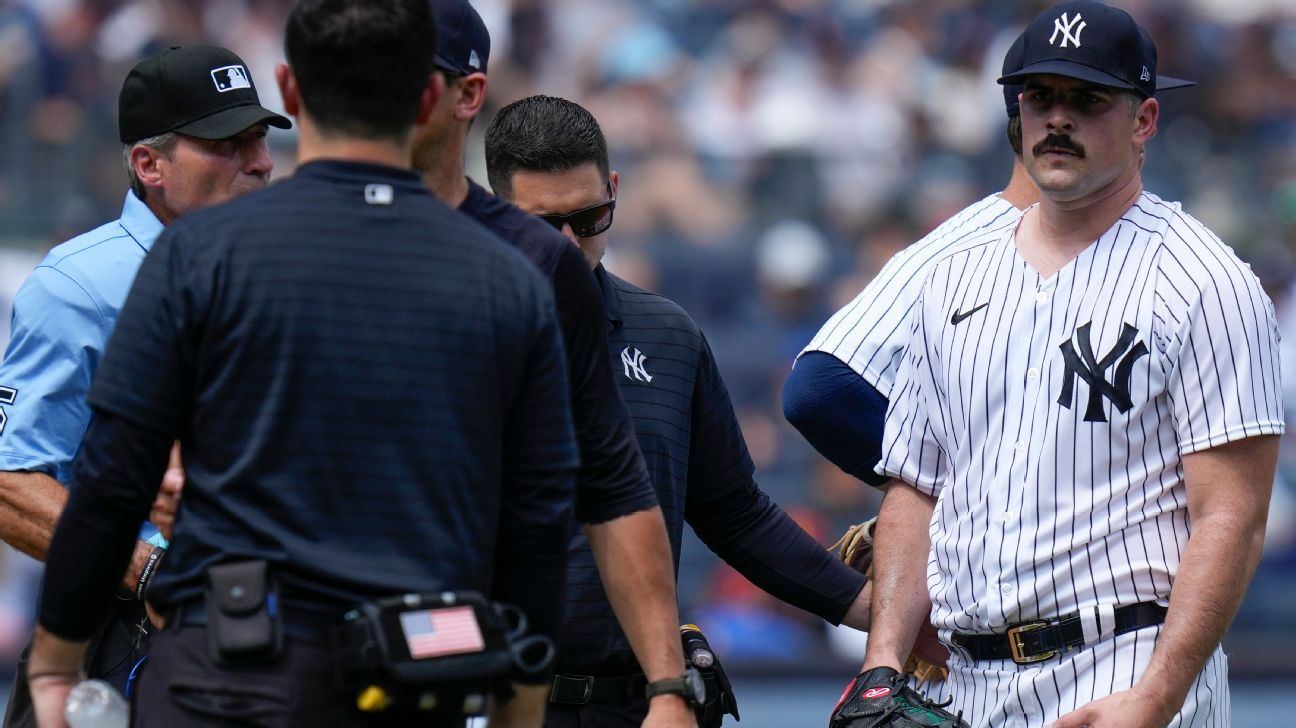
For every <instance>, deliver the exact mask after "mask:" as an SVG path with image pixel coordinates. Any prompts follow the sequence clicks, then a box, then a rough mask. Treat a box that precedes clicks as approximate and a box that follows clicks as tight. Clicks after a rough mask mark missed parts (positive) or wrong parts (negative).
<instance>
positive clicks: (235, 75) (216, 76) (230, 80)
mask: <svg viewBox="0 0 1296 728" xmlns="http://www.w3.org/2000/svg"><path fill="white" fill-rule="evenodd" d="M211 77H212V81H214V82H215V83H216V90H217V91H220V92H221V93H225V92H226V91H233V90H235V89H240V88H252V82H251V81H250V80H248V72H247V69H246V68H244V67H242V66H222V67H220V68H213V69H212V72H211Z"/></svg>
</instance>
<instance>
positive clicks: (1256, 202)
mask: <svg viewBox="0 0 1296 728" xmlns="http://www.w3.org/2000/svg"><path fill="white" fill-rule="evenodd" d="M474 4H475V5H476V6H477V8H478V9H479V11H480V12H481V14H482V15H483V17H484V18H485V20H486V22H487V25H488V27H489V28H490V30H491V33H492V37H493V41H494V47H493V49H492V53H491V58H490V84H491V90H490V93H489V94H488V99H489V104H490V105H491V107H493V108H498V107H499V106H502V105H503V104H505V103H508V102H509V101H512V100H515V99H517V98H520V97H522V96H525V95H529V94H533V93H547V94H551V95H556V96H564V97H567V98H571V99H573V100H576V101H579V102H580V103H582V104H584V105H585V106H587V107H588V108H589V109H590V110H591V111H592V112H593V113H594V114H595V116H596V117H597V118H598V119H599V120H600V122H601V123H602V125H603V128H604V131H605V132H606V134H607V137H608V139H609V143H610V144H611V157H612V166H613V167H614V168H615V169H617V170H618V171H620V173H621V180H622V184H621V190H620V194H619V199H618V201H617V202H618V204H617V211H616V213H617V217H616V222H615V224H614V226H613V228H612V232H611V245H610V251H611V252H610V253H609V255H608V258H607V265H608V267H609V268H610V269H611V270H613V271H615V272H616V273H618V274H619V275H621V276H622V277H625V278H628V279H630V280H632V281H635V282H637V283H639V284H640V285H643V286H645V287H648V288H650V289H653V290H657V291H659V292H661V293H663V294H664V295H666V296H668V297H670V298H672V299H674V300H675V301H677V302H678V303H680V304H681V305H682V306H684V308H685V309H686V310H688V311H689V312H690V313H691V314H692V315H693V317H694V318H695V319H696V320H697V321H698V323H699V324H700V325H701V326H702V329H703V330H704V331H705V332H706V335H707V336H708V338H709V340H710V342H711V344H712V347H713V349H714V350H715V352H716V356H717V358H718V360H719V363H720V366H721V370H722V372H723V374H724V376H725V379H726V382H727V384H728V386H729V389H730V391H731V393H732V395H733V399H734V402H735V405H736V406H737V407H738V408H739V416H740V419H741V422H742V425H743V430H744V433H745V434H746V437H747V443H748V445H749V447H750V449H751V452H752V456H753V458H754V460H755V461H756V463H757V467H758V468H759V472H758V475H759V481H760V483H761V485H762V486H763V487H764V488H765V490H766V491H767V492H769V493H770V494H771V495H772V496H773V497H774V498H775V499H776V500H777V501H778V502H779V503H781V504H782V505H784V507H785V508H787V509H788V510H789V511H790V512H791V513H792V514H793V515H794V516H795V517H796V518H797V519H798V520H799V521H800V522H801V523H802V525H803V526H805V527H806V529H807V530H809V531H810V532H811V533H813V534H815V535H816V536H817V537H819V538H820V540H821V541H824V542H825V543H829V542H831V541H832V540H833V539H834V538H835V534H836V533H837V532H839V531H840V530H841V529H842V528H843V527H844V526H846V525H848V524H849V523H851V522H853V521H856V520H860V519H862V518H865V517H867V516H870V515H872V514H873V513H874V512H875V511H876V507H877V502H878V497H877V494H876V493H874V492H873V491H871V490H870V489H868V488H867V487H866V486H863V485H862V484H861V483H859V482H858V481H856V480H854V479H853V478H850V477H849V476H846V475H844V474H842V473H841V472H839V471H837V470H836V469H835V468H833V467H832V466H830V465H828V464H827V463H826V461H824V460H823V459H822V458H820V457H819V456H818V455H817V454H816V453H815V452H814V451H813V450H811V449H810V448H809V446H808V445H806V444H805V443H804V441H802V440H801V439H800V437H799V436H798V435H797V434H796V433H795V432H794V431H793V430H792V429H791V428H790V427H789V426H788V425H787V424H786V423H785V422H784V420H783V417H782V415H781V410H780V405H779V401H780V396H779V390H780V387H781V384H782V382H783V380H784V378H785V377H786V375H787V372H788V371H789V369H790V367H791V365H792V362H793V360H794V359H795V357H796V354H797V352H798V351H799V350H800V348H801V347H802V346H804V345H805V344H806V343H807V342H808V341H809V340H810V338H811V336H812V335H813V333H814V332H815V330H817V328H818V326H819V325H820V324H821V323H822V322H823V321H824V320H825V319H826V318H827V317H828V315H829V314H830V313H831V312H832V311H833V310H835V309H836V308H837V307H838V306H840V305H841V304H843V303H845V302H846V301H848V300H850V298H852V297H853V296H854V295H855V293H856V292H858V290H859V289H860V288H861V287H862V286H863V285H864V284H865V283H867V282H868V281H869V280H870V278H871V277H872V275H873V274H874V273H875V272H876V271H877V270H878V268H879V267H880V266H881V265H882V263H883V262H885V261H886V260H887V258H889V257H890V256H891V255H892V254H893V253H894V252H896V251H897V250H899V249H900V248H902V247H903V246H905V245H906V244H908V243H909V242H912V241H914V240H916V239H918V238H919V237H921V236H922V235H923V234H925V233H926V232H927V231H929V230H930V229H932V228H933V227H935V226H936V225H937V224H938V223H940V222H941V221H943V220H944V219H945V218H946V217H948V216H949V215H951V214H952V213H954V212H955V211H957V210H959V209H961V208H963V207H964V206H966V205H967V204H969V203H970V202H972V201H974V200H976V199H979V198H980V197H982V196H984V195H986V194H988V193H990V192H993V191H995V190H998V189H1000V187H1001V186H1002V185H1003V183H1004V182H1006V180H1007V178H1008V174H1009V170H1010V166H1011V152H1010V151H1009V149H1008V146H1007V143H1006V141H1005V138H1004V123H1005V121H1006V117H1005V115H1004V110H1003V100H1002V95H1001V93H1000V89H999V87H998V86H997V85H996V84H995V83H994V79H995V77H997V76H998V75H999V67H1000V64H1001V61H1002V58H1003V54H1004V51H1005V50H1006V48H1007V46H1008V44H1009V43H1010V41H1011V40H1012V38H1013V37H1015V35H1016V34H1017V33H1018V32H1020V30H1021V28H1022V27H1023V25H1024V23H1025V21H1026V20H1028V19H1029V18H1031V17H1032V16H1034V15H1035V14H1036V13H1037V12H1038V11H1039V10H1040V9H1041V8H1042V7H1043V6H1044V5H1045V4H1046V3H1041V2H1038V0H1033V1H1028V2H1019V1H1015V0H1014V1H1009V0H922V1H919V0H474ZM1113 4H1116V5H1119V6H1121V7H1124V8H1125V9H1127V10H1129V11H1130V12H1131V13H1132V14H1133V15H1134V16H1135V17H1136V18H1138V20H1139V22H1140V23H1141V24H1143V25H1144V26H1146V27H1147V28H1148V29H1149V30H1150V32H1151V33H1152V35H1153V36H1154V38H1155V39H1156V42H1157V47H1158V49H1159V51H1160V60H1159V65H1160V70H1161V71H1162V72H1163V73H1167V74H1169V75H1173V76H1176V77H1180V78H1190V79H1194V80H1197V81H1198V82H1199V85H1198V86H1197V87H1196V88H1194V89H1189V90H1185V91H1176V92H1171V93H1167V94H1165V95H1164V97H1162V122H1161V127H1160V133H1159V138H1158V139H1157V140H1155V141H1154V142H1153V144H1152V146H1151V148H1150V152H1149V155H1148V162H1147V167H1146V169H1145V182H1146V186H1147V188H1148V189H1150V190H1151V191H1153V192H1155V193H1157V194H1159V195H1160V196H1162V197H1164V198H1166V199H1176V200H1181V201H1182V202H1183V203H1184V206H1185V208H1186V209H1187V210H1188V211H1189V212H1191V213H1192V214H1193V215H1195V216H1197V217H1198V218H1200V219H1202V220H1203V221H1204V222H1205V223H1206V224H1207V225H1208V226H1209V227H1210V228H1211V229H1213V230H1214V231H1216V232H1217V233H1218V234H1219V235H1220V236H1221V237H1222V238H1223V239H1224V240H1225V241H1226V242H1228V243H1229V244H1231V245H1232V246H1233V247H1234V248H1235V249H1237V250H1238V251H1239V253H1240V254H1241V255H1242V257H1243V258H1244V259H1246V260H1248V261H1250V262H1251V263H1252V264H1253V267H1254V268H1255V270H1256V272H1257V273H1258V274H1259V275H1260V276H1261V278H1262V280H1263V282H1264V283H1265V285H1266V287H1267V289H1268V291H1269V293H1270V296H1271V297H1272V298H1273V300H1274V303H1275V304H1276V306H1277V307H1278V311H1279V319H1280V323H1281V325H1282V326H1283V328H1284V333H1285V337H1284V346H1285V347H1286V349H1287V351H1285V352H1284V354H1285V359H1284V361H1285V363H1286V364H1285V366H1286V368H1287V369H1288V370H1289V371H1287V372H1285V373H1284V374H1285V380H1286V382H1287V386H1288V388H1289V389H1290V390H1291V396H1290V397H1289V398H1288V399H1289V409H1288V411H1289V412H1292V413H1296V297H1293V296H1292V295H1291V294H1292V293H1293V286H1294V285H1296V6H1293V5H1292V4H1291V3H1290V0H1128V1H1122V0H1114V2H1113ZM291 5H292V3H291V1H290V0H185V1H181V0H0V165H2V167H0V246H3V247H8V248H16V249H19V250H24V251H29V252H39V251H40V250H43V249H44V248H45V247H48V246H49V245H52V244H54V243H57V242H59V241H61V240H63V239H66V238H67V237H69V236H71V235H73V234H76V233H79V232H82V231H84V230H87V229H89V228H91V227H94V226H95V225H98V224H100V223H101V222H103V221H105V220H108V219H111V218H113V217H115V216H116V214H117V213H118V211H119V210H120V206H121V200H122V195H123V194H124V191H125V189H126V185H125V176H124V173H123V169H122V165H121V154H120V145H119V144H118V142H117V138H116V133H115V128H116V111H117V110H116V103H117V93H118V90H119V89H120V85H121V79H122V78H123V77H124V75H125V73H126V71H127V69H128V68H129V67H130V66H131V65H132V64H133V63H134V62H135V61H136V60H137V59H138V58H140V57H141V56H143V55H147V54H149V53H152V52H154V51H157V50H160V49H163V48H165V47H167V46H171V45H188V44H195V43H200V42H205V43H215V44H219V45H224V46H227V47H229V48H231V49H233V50H234V51H235V52H237V53H238V54H239V55H241V56H242V57H243V58H244V59H245V60H246V61H247V62H248V64H249V67H250V70H251V72H252V75H253V78H254V80H255V82H256V84H257V86H258V87H259V88H260V89H261V95H262V99H263V101H264V102H265V103H266V106H268V107H270V108H272V109H276V110H279V102H278V98H277V96H278V94H277V93H276V92H275V91H274V90H273V89H274V84H273V69H274V64H275V63H276V62H278V61H280V60H281V58H282V28H283V19H284V17H285V16H286V14H287V11H288V8H289V7H291ZM490 115H491V112H490V111H489V110H488V111H487V112H486V113H485V114H484V115H483V116H484V118H483V119H482V120H481V122H480V123H479V124H478V125H477V129H476V132H477V133H478V134H480V133H481V132H482V131H484V129H485V127H486V125H487V124H488V123H489V120H490ZM270 141H271V144H272V149H273V151H274V153H275V156H276V161H277V164H276V171H275V174H276V176H281V175H285V174H288V173H290V171H291V168H292V163H291V155H292V144H293V138H292V136H291V133H284V132H279V131H277V130H272V133H271V135H270ZM472 147H473V148H474V150H475V151H474V152H473V155H474V158H473V159H470V163H469V169H470V172H471V174H472V175H473V176H474V177H475V178H477V179H478V180H480V181H483V182H484V181H485V173H484V169H483V166H482V163H481V160H480V141H478V143H476V144H475V145H472ZM6 260H9V259H8V258H0V265H3V266H6V268H7V270H4V271H0V273H3V275H0V281H3V282H5V283H9V284H10V285H12V283H11V281H12V280H20V279H21V275H22V274H23V273H25V272H26V271H25V270H19V271H17V272H15V271H14V270H13V269H14V267H15V266H16V265H19V264H16V263H13V262H12V261H10V262H5V261H6ZM8 292H9V294H11V293H12V288H9V289H8ZM6 319H7V316H6ZM1293 430H1296V428H1293ZM1289 439H1292V440H1296V432H1293V434H1292V435H1291V436H1289ZM1292 444H1293V445H1294V446H1293V447H1286V448H1284V453H1283V462H1282V465H1281V466H1280V474H1279V482H1278V484H1277V486H1276V492H1275V497H1274V502H1273V506H1272V515H1271V523H1270V529H1269V536H1268V545H1267V553H1266V557H1265V560H1264V562H1263V563H1262V565H1261V569H1260V573H1259V574H1258V576H1257V579H1256V583H1255V586H1254V587H1253V589H1252V592H1251V595H1250V596H1249V597H1248V601H1247V603H1246V604H1245V605H1244V607H1243V611H1242V613H1241V615H1240V617H1239V628H1238V629H1235V631H1234V634H1233V635H1231V637H1230V639H1231V640H1234V642H1233V643H1232V644H1233V645H1234V646H1235V648H1234V658H1233V664H1234V668H1235V670H1240V671H1246V670H1247V669H1248V665H1250V666H1252V667H1253V669H1256V670H1268V669H1270V667H1271V666H1274V665H1276V666H1278V667H1281V666H1283V665H1286V666H1287V669H1289V670H1290V669H1292V668H1291V666H1290V660H1289V659H1288V660H1283V659H1281V656H1280V655H1277V652H1276V651H1275V650H1276V648H1275V647H1274V645H1279V646H1281V645H1282V644H1283V642H1284V641H1285V642H1286V644H1287V645H1289V646H1290V645H1291V644H1292V643H1293V642H1296V624H1293V623H1292V622H1291V620H1290V619H1289V617H1287V615H1290V614H1291V613H1292V611H1293V610H1294V609H1296V580H1293V579H1292V578H1291V577H1292V576H1293V575H1296V442H1293V443H1292ZM10 559H11V560H10V561H9V562H8V564H9V566H10V568H8V569H6V570H5V572H6V579H7V584H8V585H9V586H8V587H0V655H2V654H5V651H6V650H7V649H10V643H11V640H10V637H9V633H10V631H11V630H13V629H15V626H14V625H15V624H16V625H17V626H16V628H17V629H18V630H19V632H18V639H19V640H21V638H22V636H24V635H23V633H22V631H21V630H24V629H25V624H24V623H23V620H24V619H25V618H26V616H25V614H24V613H23V612H22V611H21V610H24V609H29V608H30V605H31V603H32V599H31V597H30V589H31V586H30V584H31V581H30V579H31V577H30V575H31V573H32V572H33V568H29V567H15V566H14V564H21V563H23V562H21V561H20V560H15V559H13V558H12V557H10ZM681 599H682V602H683V609H684V613H685V615H686V616H692V617H695V618H696V619H697V620H699V621H700V622H701V623H702V624H703V626H704V627H705V628H707V629H708V631H709V632H710V633H711V636H712V639H713V642H715V643H716V644H717V646H718V647H719V649H720V651H721V654H722V655H723V656H726V658H727V659H728V660H729V661H730V662H732V663H735V664H737V663H743V662H747V663H748V664H750V665H782V666H788V665H809V664H820V665H822V664H825V659H824V658H825V657H828V656H830V655H831V654H832V653H831V650H832V643H833V641H832V640H831V639H829V638H828V637H827V636H826V632H825V630H824V629H823V627H822V626H821V625H819V624H816V623H815V622H814V621H813V620H812V619H811V618H809V617H808V616H806V615H803V614H801V613H799V612H796V611H795V610H791V609H790V608H783V607H780V606H778V605H776V604H774V603H773V601H772V599H770V598H769V597H768V596H766V595H764V594H763V593H761V592H759V591H758V590H756V589H755V588H754V587H751V586H750V585H748V584H746V583H745V582H744V581H743V580H742V579H741V577H738V576H737V575H736V574H734V573H732V572H729V571H728V570H727V569H726V568H725V567H723V566H721V565H718V563H717V562H716V561H715V559H714V558H713V557H712V556H711V555H710V553H709V552H707V551H706V549H705V548H704V547H702V546H701V545H700V544H699V543H697V542H696V541H693V542H691V543H690V545H689V546H688V547H686V551H685V555H684V563H683V565H682V574H681ZM15 610H19V611H15ZM855 649H858V648H857V647H851V648H847V649H846V652H850V651H851V650H855ZM1288 654H1290V653H1288ZM857 657H858V654H854V653H852V654H850V656H849V657H846V658H842V657H840V654H839V656H838V658H837V659H838V660H844V663H843V662H838V663H835V664H845V663H853V662H855V661H856V660H857ZM827 662H828V664H834V663H833V660H831V659H829V660H828V661H827ZM3 664H4V661H3V660H0V665H3Z"/></svg>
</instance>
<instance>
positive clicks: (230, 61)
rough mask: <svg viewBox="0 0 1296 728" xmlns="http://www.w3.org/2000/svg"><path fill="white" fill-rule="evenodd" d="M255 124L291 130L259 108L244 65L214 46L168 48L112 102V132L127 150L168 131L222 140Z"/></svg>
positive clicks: (145, 63) (144, 64)
mask: <svg viewBox="0 0 1296 728" xmlns="http://www.w3.org/2000/svg"><path fill="white" fill-rule="evenodd" d="M256 124H269V125H270V126H275V127H278V128H280V129H289V128H292V123H291V122H289V121H288V119H286V118H284V117H283V116H280V115H279V114H276V113H275V112H273V111H270V110H269V109H266V108H263V107H262V106H261V99H260V97H258V96H257V92H256V86H254V85H253V84H252V75H251V74H250V73H248V70H247V65H246V64H244V63H243V59H242V58H239V57H238V56H237V55H236V54H235V53H234V52H233V51H231V50H228V49H225V48H219V47H217V46H190V47H188V48H171V49H169V50H165V51H163V52H161V53H159V54H158V55H155V56H150V57H148V58H145V59H144V60H142V61H140V62H139V63H136V64H135V67H134V68H132V69H131V70H130V73H128V74H127V75H126V81H125V82H123V83H122V89H121V96H119V97H118V101H117V132H118V134H119V135H120V137H121V141H122V143H123V144H130V143H132V142H137V141H139V140H141V139H147V138H148V137H151V136H157V135H159V134H165V133H167V132H170V131H174V132H178V133H180V134H184V135H186V136H191V137H197V138H199V139H225V138H227V137H232V136H234V135H235V134H238V133H239V132H241V131H243V130H244V129H247V128H248V127H250V126H254V125H256Z"/></svg>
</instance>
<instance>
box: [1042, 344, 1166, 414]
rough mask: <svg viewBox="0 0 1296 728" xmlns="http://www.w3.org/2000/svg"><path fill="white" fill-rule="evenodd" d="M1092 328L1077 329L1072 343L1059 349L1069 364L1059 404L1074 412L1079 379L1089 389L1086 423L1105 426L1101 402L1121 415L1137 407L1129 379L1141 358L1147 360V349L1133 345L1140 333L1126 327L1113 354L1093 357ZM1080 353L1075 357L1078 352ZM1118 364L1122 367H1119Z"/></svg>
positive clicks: (1145, 346)
mask: <svg viewBox="0 0 1296 728" xmlns="http://www.w3.org/2000/svg"><path fill="white" fill-rule="evenodd" d="M1092 325H1093V322H1092V321H1090V322H1089V323H1087V324H1084V325H1082V326H1081V327H1080V328H1078V329H1076V332H1075V336H1074V337H1073V339H1074V343H1073V339H1067V340H1066V341H1064V342H1062V344H1061V345H1060V346H1059V347H1058V348H1059V349H1061V350H1062V361H1063V362H1064V363H1065V364H1066V371H1065V372H1064V373H1063V374H1062V394H1061V395H1059V396H1058V400H1057V401H1058V404H1060V405H1062V406H1063V407H1066V408H1067V409H1071V401H1072V399H1073V395H1074V390H1075V380H1076V377H1080V378H1081V379H1083V380H1085V384H1088V385H1089V403H1088V406H1087V407H1085V417H1084V418H1085V422H1106V421H1107V415H1106V413H1104V412H1103V406H1102V400H1103V397H1106V398H1107V399H1108V400H1109V401H1110V402H1111V403H1112V404H1114V405H1116V409H1118V410H1120V411H1121V412H1122V413H1124V412H1128V411H1129V410H1130V408H1131V407H1133V406H1134V402H1133V400H1131V399H1130V375H1131V374H1132V373H1133V371H1134V362H1136V361H1138V360H1139V358H1140V357H1144V356H1147V354H1148V348H1147V345H1146V344H1144V343H1143V342H1142V341H1140V342H1138V343H1137V344H1136V343H1135V342H1134V339H1135V337H1137V336H1138V329H1137V328H1135V327H1133V326H1131V325H1129V324H1125V327H1124V328H1122V329H1121V335H1120V338H1119V339H1117V340H1116V345H1115V346H1113V347H1112V348H1111V351H1109V352H1107V353H1106V354H1104V355H1103V358H1102V359H1098V358H1096V357H1095V356H1094V351H1093V340H1092V339H1091V338H1089V328H1090V326H1092ZM1077 348H1078V349H1079V353H1078V354H1077V353H1076V349H1077ZM1117 360H1119V362H1120V363H1119V364H1117ZM1113 364H1116V373H1115V376H1114V378H1113V379H1112V381H1110V382H1109V381H1107V380H1106V379H1104V378H1103V373H1104V372H1106V371H1107V370H1108V369H1110V368H1111V366H1112V365H1113Z"/></svg>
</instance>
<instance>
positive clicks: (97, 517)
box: [40, 410, 172, 640]
mask: <svg viewBox="0 0 1296 728" xmlns="http://www.w3.org/2000/svg"><path fill="white" fill-rule="evenodd" d="M171 441H172V436H171V435H168V434H166V433H164V432H162V431H160V430H158V429H154V428H150V427H145V426H143V425H140V424H136V423H134V422H131V421H130V420H128V419H126V418H123V417H118V416H116V415H114V414H112V413H110V412H106V411H104V410H97V411H96V412H95V417H94V419H93V420H92V421H91V423H90V429H89V430H88V431H87V432H86V436H85V440H84V441H83V442H82V445H81V452H80V454H79V455H78V456H77V460H76V464H75V469H74V471H73V474H74V479H73V483H72V487H71V489H70V492H69V494H68V502H67V506H66V507H65V508H64V509H63V515H62V517H61V518H59V522H58V526H57V527H56V528H55V529H54V538H53V540H52V541H51V542H50V548H49V555H48V557H47V564H46V566H45V584H44V586H43V587H42V592H41V610H40V624H41V626H42V627H44V628H45V629H47V630H49V631H50V632H51V633H53V634H55V635H58V636H59V637H62V638H64V639H68V640H87V639H90V637H91V636H93V635H94V634H95V633H96V632H97V631H98V628H99V626H100V625H101V624H102V622H103V620H104V619H105V618H106V617H107V612H106V610H105V605H107V604H111V603H112V599H110V596H111V595H112V593H113V592H114V591H115V590H116V588H117V585H118V584H119V583H121V579H122V576H123V575H124V574H125V573H126V568H127V567H128V566H129V565H130V558H131V553H132V552H133V551H134V550H135V540H136V537H137V536H138V534H139V527H140V524H141V523H143V522H144V520H145V519H146V518H148V514H149V508H150V507H152V505H153V499H154V497H155V496H156V495H157V489H158V486H157V484H158V483H161V482H162V473H163V471H165V470H166V466H167V459H168V456H169V454H170V451H171ZM150 484H152V485H150Z"/></svg>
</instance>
